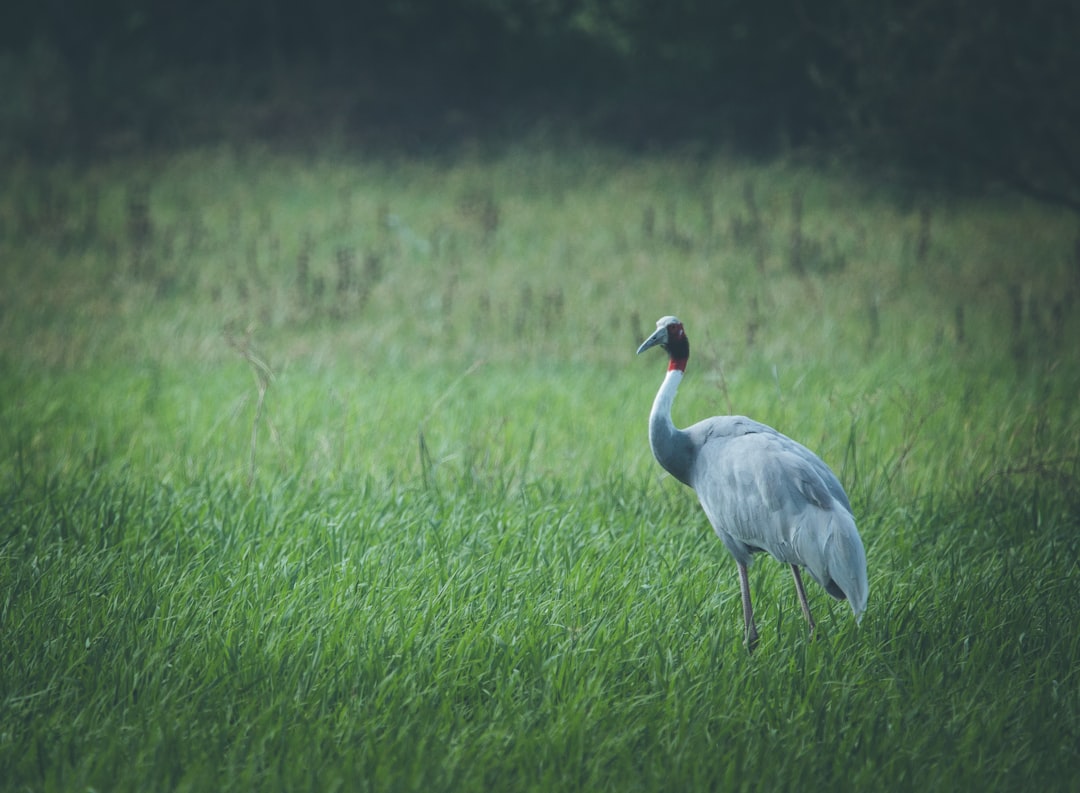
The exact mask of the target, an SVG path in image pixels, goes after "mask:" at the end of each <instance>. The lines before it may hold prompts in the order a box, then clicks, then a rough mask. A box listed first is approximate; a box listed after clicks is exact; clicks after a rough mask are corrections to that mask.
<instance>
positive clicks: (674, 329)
mask: <svg viewBox="0 0 1080 793" xmlns="http://www.w3.org/2000/svg"><path fill="white" fill-rule="evenodd" d="M657 345H659V346H660V347H662V348H663V349H664V350H665V351H666V352H667V354H668V356H669V358H670V359H671V360H670V362H669V363H668V369H678V370H679V371H686V361H687V360H688V359H689V358H690V340H689V339H687V338H686V331H685V330H684V329H683V324H682V323H681V322H679V320H678V318H677V317H671V316H668V317H661V318H660V319H658V320H657V321H656V330H655V331H654V332H653V334H652V335H651V336H650V337H649V338H647V339H645V341H643V342H642V343H641V346H640V347H638V350H637V351H638V355H641V353H643V352H645V350H647V349H649V348H650V347H656V346H657Z"/></svg>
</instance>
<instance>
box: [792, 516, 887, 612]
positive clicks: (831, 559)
mask: <svg viewBox="0 0 1080 793" xmlns="http://www.w3.org/2000/svg"><path fill="white" fill-rule="evenodd" d="M804 536H806V539H807V540H811V541H810V542H808V543H806V544H805V545H804V546H803V547H802V552H801V554H800V556H801V558H800V562H801V563H802V565H803V566H805V568H806V571H807V572H808V573H810V575H811V576H812V577H813V578H814V580H815V581H817V582H818V583H819V584H821V586H823V587H824V588H825V591H826V592H828V593H829V594H830V595H832V596H833V597H834V598H836V599H837V600H847V602H848V603H849V604H850V605H851V610H852V612H853V613H854V614H855V621H856V622H858V621H859V620H860V619H861V617H862V613H863V612H864V611H866V599H867V595H868V593H869V589H870V587H869V584H868V583H867V580H866V552H865V551H864V550H863V544H862V540H861V539H860V538H859V532H858V530H857V529H856V528H855V521H854V519H853V518H852V517H851V515H850V514H848V513H847V512H846V511H844V510H835V511H833V512H831V513H829V522H828V525H827V526H822V527H821V531H819V532H818V533H817V535H816V537H817V539H816V540H812V539H811V538H812V537H813V536H814V535H813V533H810V534H809V535H804ZM822 538H824V543H823V544H822V543H821V539H822Z"/></svg>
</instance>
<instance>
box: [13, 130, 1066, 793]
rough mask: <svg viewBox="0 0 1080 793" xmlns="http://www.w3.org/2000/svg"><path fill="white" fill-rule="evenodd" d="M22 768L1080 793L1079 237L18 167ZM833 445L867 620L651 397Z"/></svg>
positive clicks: (812, 178) (977, 225)
mask: <svg viewBox="0 0 1080 793" xmlns="http://www.w3.org/2000/svg"><path fill="white" fill-rule="evenodd" d="M0 227H2V229H3V232H4V233H3V234H0V261H2V262H3V265H2V266H3V279H4V281H3V290H2V295H0V369H2V371H3V378H2V384H0V414H2V415H0V451H2V454H0V499H2V501H3V504H4V510H3V518H2V520H0V582H2V583H3V599H2V602H0V625H2V633H3V637H4V641H3V642H0V659H2V664H0V669H2V670H3V671H2V672H0V780H3V782H0V785H2V786H4V787H6V788H7V789H12V790H23V789H34V790H37V789H63V790H71V789H88V788H94V789H105V788H108V789H121V790H122V789H141V790H142V789H169V790H202V789H208V788H228V789H251V788H259V789H269V790H272V789H297V788H313V789H320V790H333V789H361V790H364V789H371V790H386V789H420V788H423V789H427V790H472V789H485V790H486V789H519V790H540V789H543V790H550V789H568V790H596V789H620V790H627V789H630V790H634V789H643V790H644V789H648V790H661V789H670V790H688V789H731V790H741V789H762V788H766V789H809V788H811V787H829V788H834V789H841V790H844V789H850V790H865V789H869V788H873V789H903V790H909V789H916V788H923V787H926V788H932V789H980V788H982V789H985V788H989V789H1017V788H1025V789H1026V788H1029V787H1041V788H1044V789H1049V790H1067V789H1070V786H1071V784H1072V783H1073V780H1074V778H1075V777H1076V776H1077V773H1078V772H1080V757H1078V752H1077V749H1076V747H1077V746H1080V701H1078V699H1080V695H1078V692H1080V685H1078V680H1077V675H1076V671H1075V670H1076V665H1075V660H1074V659H1075V658H1076V657H1078V654H1080V630H1078V629H1077V627H1076V625H1075V620H1074V619H1073V615H1074V614H1075V613H1076V610H1077V607H1078V605H1080V603H1078V601H1080V584H1078V583H1077V582H1078V580H1080V579H1078V572H1080V571H1078V570H1077V565H1078V559H1080V553H1078V551H1080V547H1078V543H1080V540H1078V539H1077V538H1078V537H1080V533H1078V531H1077V529H1078V528H1080V526H1078V523H1080V520H1078V516H1080V510H1078V505H1080V470H1078V461H1080V450H1078V443H1080V431H1078V430H1080V427H1078V409H1077V402H1076V395H1077V393H1078V385H1080V370H1078V362H1077V361H1076V359H1075V355H1074V350H1073V349H1072V346H1071V344H1070V341H1069V340H1070V339H1072V338H1074V337H1075V335H1076V330H1077V328H1076V325H1077V318H1076V306H1075V302H1076V288H1077V273H1078V272H1080V269H1078V268H1080V262H1077V261H1076V259H1075V252H1074V251H1075V248H1074V241H1075V231H1076V230H1075V225H1074V221H1073V220H1072V219H1070V218H1068V217H1063V216H1059V215H1056V214H1054V213H1053V212H1050V211H1048V210H1046V209H1044V208H1040V207H1037V206H1032V205H1029V204H1024V203H1018V202H1015V201H1012V200H1009V199H1006V198H981V199H958V198H955V197H945V196H923V195H910V196H908V195H900V194H898V193H890V192H888V191H885V190H882V189H875V188H873V187H871V186H868V185H865V184H863V183H861V182H859V181H858V180H857V179H856V178H854V177H852V176H850V175H845V174H844V173H842V172H839V171H838V170H837V169H828V168H825V167H823V166H815V167H810V166H806V165H800V164H798V163H793V162H778V163H774V164H768V165H762V164H758V165H751V164H746V163H742V162H739V161H734V160H728V159H721V158H717V159H712V160H704V161H703V160H701V159H699V158H692V157H689V156H687V157H683V156H676V155H673V156H666V157H662V156H648V157H635V158H630V157H626V156H624V155H620V154H618V153H614V152H611V151H606V150H592V151H577V152H567V151H553V150H550V149H531V148H520V149H514V150H510V151H507V152H503V153H501V154H498V155H496V156H479V155H476V156H468V155H465V156H462V157H461V158H459V159H451V158H449V157H447V158H430V159H427V160H408V161H405V160H403V161H397V162H388V161H374V160H370V159H365V158H363V157H357V156H353V155H348V154H344V153H341V152H333V151H329V150H328V151H327V152H323V153H319V154H316V155H314V156H306V157H302V156H296V155H284V154H279V153H274V152H270V151H262V150H257V149H215V150H200V151H190V152H186V153H180V154H175V155H170V156H162V157H160V158H158V159H140V160H133V161H121V162H112V163H105V164H99V165H94V166H85V167H79V168H76V167H73V166H56V167H53V168H43V167H40V166H31V165H28V164H23V165H18V166H17V167H14V168H12V169H10V170H9V171H8V173H7V174H6V175H5V176H4V177H3V181H2V182H0ZM669 312H676V313H678V314H679V316H680V317H681V318H682V319H683V320H684V321H685V322H686V324H687V326H688V329H689V333H690V336H691V340H692V344H693V353H692V360H691V364H690V373H689V377H688V379H687V381H686V383H685V384H684V387H683V389H682V393H681V394H680V397H679V401H678V403H677V404H676V408H675V412H676V419H677V421H678V422H679V423H683V424H685V423H689V422H690V421H692V420H696V419H697V418H700V417H703V416H705V415H710V414H714V413H719V412H726V411H728V410H731V411H734V412H739V413H746V414H749V415H752V416H754V417H756V418H760V419H762V420H764V421H767V422H769V423H771V424H774V425H775V426H777V427H779V428H780V429H781V430H783V431H785V432H787V433H789V434H791V435H793V436H795V437H797V438H799V439H800V440H802V441H804V442H805V443H807V445H809V446H810V447H811V448H814V449H815V450H817V451H819V452H820V453H821V454H822V456H823V457H824V458H825V459H826V460H827V461H828V462H829V463H830V464H831V465H832V466H833V467H834V468H835V469H836V470H837V472H838V473H839V474H840V477H841V479H842V480H843V481H844V483H845V485H846V487H847V489H848V491H849V493H850V494H851V496H852V501H853V504H854V506H855V511H856V517H857V519H858V522H859V526H860V529H861V531H862V535H863V539H864V541H865V543H866V545H867V553H868V558H869V564H870V585H871V596H870V604H869V609H868V612H867V615H866V618H865V619H864V621H863V624H862V626H861V627H856V626H855V625H854V622H853V621H852V620H851V617H850V612H849V611H848V610H846V606H845V605H844V604H842V603H834V602H833V601H831V600H829V599H828V598H827V596H825V595H824V593H822V592H821V591H820V589H818V590H811V592H810V597H811V600H812V601H813V607H814V609H815V613H816V614H817V615H818V624H819V630H818V633H819V635H818V636H817V638H816V639H815V640H814V641H809V640H808V638H807V636H806V631H805V626H804V624H803V622H802V620H801V616H800V614H799V612H798V608H797V605H796V599H795V597H794V593H793V592H791V591H790V590H791V587H790V582H789V577H788V576H785V575H784V571H783V569H782V567H781V566H780V565H778V564H775V563H773V562H771V561H769V560H766V559H763V560H761V561H759V563H758V564H756V565H755V566H754V569H753V570H752V573H751V576H752V584H753V588H754V594H755V600H756V602H757V604H758V605H759V609H760V612H761V613H760V622H759V624H760V627H761V629H762V642H761V647H760V648H759V650H758V651H757V653H755V654H754V655H753V656H748V655H747V654H746V652H745V650H744V648H743V647H742V644H741V635H740V629H739V625H740V622H739V616H738V610H739V606H738V587H737V585H736V583H735V576H734V566H733V565H732V564H731V561H730V559H729V558H728V557H727V555H726V553H725V552H724V551H723V548H722V546H721V545H720V544H719V543H718V542H717V541H716V539H715V537H714V536H712V535H711V532H710V531H709V529H708V526H707V524H706V522H705V520H704V518H703V516H702V515H701V513H700V509H699V508H698V507H697V505H696V504H695V502H694V499H693V496H692V494H691V493H689V491H686V490H685V489H684V488H681V486H679V485H678V484H677V483H674V482H672V481H671V480H670V479H667V478H665V477H663V476H661V475H660V470H659V469H658V467H656V465H655V463H654V462H653V461H652V459H651V457H650V453H649V451H648V444H647V441H646V438H645V419H646V416H647V412H648V407H649V404H650V401H651V398H652V394H653V391H654V389H655V387H656V386H657V385H658V383H659V379H660V374H661V370H662V365H661V363H660V362H659V361H658V360H656V359H644V358H643V359H636V358H635V357H634V355H633V350H634V348H635V346H636V344H637V343H638V342H639V341H640V339H641V338H642V337H643V334H645V333H646V332H648V330H650V329H651V326H652V321H653V319H655V317H657V316H660V315H662V314H666V313H669Z"/></svg>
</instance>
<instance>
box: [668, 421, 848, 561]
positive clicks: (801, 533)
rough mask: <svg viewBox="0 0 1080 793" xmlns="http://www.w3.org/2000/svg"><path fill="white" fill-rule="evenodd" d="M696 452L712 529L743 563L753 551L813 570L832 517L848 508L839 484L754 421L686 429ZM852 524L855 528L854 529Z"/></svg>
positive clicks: (696, 482)
mask: <svg viewBox="0 0 1080 793" xmlns="http://www.w3.org/2000/svg"><path fill="white" fill-rule="evenodd" d="M687 432H688V433H689V434H690V435H691V437H692V438H693V440H694V441H695V443H696V445H697V446H698V454H697V456H696V459H695V462H694V469H693V471H692V474H691V476H692V480H693V481H692V484H693V487H694V490H695V491H696V492H697V494H698V499H699V500H700V501H701V505H702V507H703V508H704V510H705V513H706V515H708V517H709V520H710V522H711V523H712V525H713V528H714V529H716V532H717V534H718V535H719V536H720V538H721V539H722V540H723V541H724V543H725V545H727V547H728V549H729V550H730V551H731V552H732V554H734V555H735V557H736V559H738V560H739V561H742V562H743V563H748V561H749V557H750V554H751V553H753V552H754V551H755V550H762V551H768V552H769V553H770V554H771V555H773V556H775V557H776V558H777V559H780V560H781V561H785V562H789V563H792V564H799V565H804V566H807V567H810V566H811V565H814V566H817V565H815V564H814V563H815V557H817V556H819V555H820V554H821V553H822V551H821V549H820V546H821V545H823V543H824V542H825V541H826V540H827V537H826V536H824V535H825V534H826V533H827V526H826V524H830V523H832V522H833V521H832V520H831V516H830V514H829V513H831V512H833V511H834V510H841V511H842V512H843V513H846V515H847V517H848V519H849V520H850V512H851V508H850V506H849V503H848V498H847V496H846V495H845V494H844V490H843V487H841V485H840V482H839V481H838V480H837V479H836V477H835V476H834V475H833V473H832V471H830V470H829V468H828V466H826V465H825V463H824V462H822V461H821V459H820V458H818V457H817V456H816V455H814V454H813V453H812V452H810V451H809V450H808V449H806V447H804V446H802V445H801V444H799V443H796V442H795V441H793V440H791V439H790V438H788V437H787V436H785V435H782V434H781V433H779V432H777V431H776V430H774V429H772V428H771V427H768V426H766V425H764V424H760V423H759V422H755V421H751V420H750V419H745V418H742V417H737V416H736V417H726V416H725V417H719V418H717V419H710V420H706V421H704V422H700V423H699V424H695V425H693V426H692V427H689V428H688V429H687ZM852 525H854V524H853V523H852Z"/></svg>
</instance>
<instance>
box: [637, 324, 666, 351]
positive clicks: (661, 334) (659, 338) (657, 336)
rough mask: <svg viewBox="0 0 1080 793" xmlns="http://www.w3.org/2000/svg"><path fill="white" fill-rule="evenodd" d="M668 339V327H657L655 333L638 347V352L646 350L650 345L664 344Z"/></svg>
mask: <svg viewBox="0 0 1080 793" xmlns="http://www.w3.org/2000/svg"><path fill="white" fill-rule="evenodd" d="M665 341H667V328H666V327H665V328H657V329H656V330H655V331H654V332H653V335H652V336H650V337H649V338H647V339H645V341H643V342H641V346H640V347H638V348H637V354H638V355H641V353H643V352H645V350H647V349H649V348H650V347H655V346H656V345H657V344H663V343H664V342H665Z"/></svg>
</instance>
